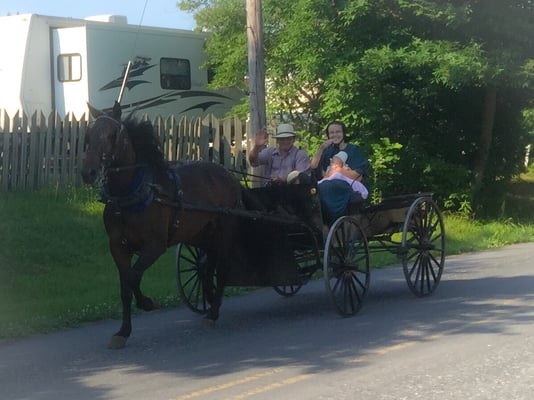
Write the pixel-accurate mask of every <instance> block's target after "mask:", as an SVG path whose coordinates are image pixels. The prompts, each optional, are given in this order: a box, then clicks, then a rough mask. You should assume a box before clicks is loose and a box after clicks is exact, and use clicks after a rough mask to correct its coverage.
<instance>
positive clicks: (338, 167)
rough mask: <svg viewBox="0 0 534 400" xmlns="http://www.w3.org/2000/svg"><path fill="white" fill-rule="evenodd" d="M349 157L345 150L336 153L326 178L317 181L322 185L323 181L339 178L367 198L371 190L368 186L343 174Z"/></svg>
mask: <svg viewBox="0 0 534 400" xmlns="http://www.w3.org/2000/svg"><path fill="white" fill-rule="evenodd" d="M347 157H348V155H347V153H345V152H344V151H340V152H339V153H336V154H335V155H334V157H332V160H331V161H330V166H329V167H328V168H327V170H326V173H325V175H324V178H323V179H321V180H320V181H319V182H317V184H319V185H320V184H321V183H322V182H324V181H327V180H331V179H339V180H342V181H345V182H347V183H348V184H349V185H350V187H351V188H352V190H353V191H354V192H358V193H360V194H361V196H362V198H363V199H367V196H369V192H368V191H367V188H366V187H365V186H364V185H363V183H361V182H360V181H358V180H356V179H351V178H348V177H347V176H345V175H344V174H343V169H344V168H345V162H346V161H347Z"/></svg>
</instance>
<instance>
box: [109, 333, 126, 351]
mask: <svg viewBox="0 0 534 400" xmlns="http://www.w3.org/2000/svg"><path fill="white" fill-rule="evenodd" d="M126 339H127V338H125V337H124V336H112V337H111V341H110V342H109V345H108V349H113V350H118V349H124V348H125V347H126Z"/></svg>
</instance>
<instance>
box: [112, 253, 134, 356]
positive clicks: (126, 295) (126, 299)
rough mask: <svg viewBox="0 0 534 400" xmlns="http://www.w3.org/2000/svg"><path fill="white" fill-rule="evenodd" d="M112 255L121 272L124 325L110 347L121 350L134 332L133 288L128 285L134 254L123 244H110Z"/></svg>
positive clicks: (115, 335) (116, 333) (114, 336)
mask: <svg viewBox="0 0 534 400" xmlns="http://www.w3.org/2000/svg"><path fill="white" fill-rule="evenodd" d="M110 248H111V255H112V256H113V260H114V261H115V265H116V266H117V269H118V272H119V281H120V295H121V303H122V324H121V327H120V329H119V330H118V331H117V332H115V333H114V334H113V336H112V337H111V341H110V342H109V345H108V347H109V348H110V349H121V348H123V347H124V346H125V345H126V340H127V339H128V337H129V336H130V333H131V332H132V288H131V286H130V284H129V283H128V271H129V270H130V266H131V262H132V253H131V252H130V251H128V250H127V249H126V248H125V246H124V245H123V244H122V243H117V244H115V243H110Z"/></svg>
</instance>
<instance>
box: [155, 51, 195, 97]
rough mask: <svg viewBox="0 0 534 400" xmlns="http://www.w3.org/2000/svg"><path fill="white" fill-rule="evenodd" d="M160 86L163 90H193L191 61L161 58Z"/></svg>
mask: <svg viewBox="0 0 534 400" xmlns="http://www.w3.org/2000/svg"><path fill="white" fill-rule="evenodd" d="M160 84H161V88H162V89H175V90H189V89H191V66H190V64H189V60H185V59H182V58H161V59H160Z"/></svg>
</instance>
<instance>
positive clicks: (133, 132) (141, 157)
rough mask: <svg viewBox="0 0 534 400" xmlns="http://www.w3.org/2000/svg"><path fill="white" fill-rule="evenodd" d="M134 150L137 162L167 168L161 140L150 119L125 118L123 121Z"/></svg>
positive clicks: (160, 168)
mask: <svg viewBox="0 0 534 400" xmlns="http://www.w3.org/2000/svg"><path fill="white" fill-rule="evenodd" d="M123 124H124V126H125V127H126V130H127V132H128V135H129V137H130V140H131V141H132V145H133V148H134V151H135V156H136V159H137V162H138V163H146V164H148V165H150V166H153V167H155V168H156V169H158V170H160V171H162V172H163V171H165V170H167V168H168V163H167V161H166V160H165V157H164V155H163V150H162V145H161V142H160V140H159V138H158V136H157V135H156V132H155V131H154V127H153V126H152V123H151V122H150V121H141V122H139V121H137V120H136V119H135V118H127V119H126V120H124V121H123Z"/></svg>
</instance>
